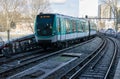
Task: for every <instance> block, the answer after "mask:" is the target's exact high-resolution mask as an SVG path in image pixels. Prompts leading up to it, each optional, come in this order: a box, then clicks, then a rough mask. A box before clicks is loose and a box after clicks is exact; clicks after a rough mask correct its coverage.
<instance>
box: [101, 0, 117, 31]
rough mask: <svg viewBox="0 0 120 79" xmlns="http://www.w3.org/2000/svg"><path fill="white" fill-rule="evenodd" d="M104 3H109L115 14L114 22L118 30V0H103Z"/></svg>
mask: <svg viewBox="0 0 120 79" xmlns="http://www.w3.org/2000/svg"><path fill="white" fill-rule="evenodd" d="M101 2H102V3H103V4H107V5H108V6H109V7H110V9H111V13H112V14H113V18H115V19H114V24H115V29H116V31H117V30H118V8H117V0H101Z"/></svg>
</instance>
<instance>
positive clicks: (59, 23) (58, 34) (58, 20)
mask: <svg viewBox="0 0 120 79" xmlns="http://www.w3.org/2000/svg"><path fill="white" fill-rule="evenodd" d="M56 26H57V40H58V41H60V40H61V21H60V17H57V22H56Z"/></svg>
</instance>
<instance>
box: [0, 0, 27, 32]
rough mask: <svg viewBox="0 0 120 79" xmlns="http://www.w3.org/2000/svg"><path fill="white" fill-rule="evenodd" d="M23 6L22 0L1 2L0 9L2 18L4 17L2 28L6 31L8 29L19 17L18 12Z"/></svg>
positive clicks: (4, 0)
mask: <svg viewBox="0 0 120 79" xmlns="http://www.w3.org/2000/svg"><path fill="white" fill-rule="evenodd" d="M24 4H25V1H22V0H1V1H0V8H1V10H2V17H4V22H5V23H4V24H5V25H4V26H6V27H7V30H9V29H10V23H11V22H12V21H15V20H16V19H17V18H18V17H19V16H18V15H19V10H20V8H22V6H23V5H24Z"/></svg>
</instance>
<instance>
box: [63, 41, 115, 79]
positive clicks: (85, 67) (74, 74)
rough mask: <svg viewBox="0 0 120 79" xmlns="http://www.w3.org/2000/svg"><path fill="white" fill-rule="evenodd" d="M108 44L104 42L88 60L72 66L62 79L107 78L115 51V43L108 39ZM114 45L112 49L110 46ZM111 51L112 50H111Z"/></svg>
mask: <svg viewBox="0 0 120 79" xmlns="http://www.w3.org/2000/svg"><path fill="white" fill-rule="evenodd" d="M109 41H111V42H109V43H108V45H107V46H106V45H105V43H104V45H103V46H102V47H101V49H100V50H99V51H97V53H96V54H94V55H93V56H92V57H91V58H89V60H88V61H87V60H86V59H85V60H86V61H83V63H81V64H79V65H78V66H76V67H74V68H73V69H72V70H71V71H70V72H69V73H67V74H66V75H64V76H63V77H62V78H63V79H85V78H90V79H108V76H109V72H110V69H111V67H112V65H113V62H114V59H115V57H116V53H117V45H116V43H115V42H114V41H113V40H111V39H109ZM106 44H107V42H106ZM109 46H112V47H114V49H112V48H111V47H109ZM108 48H109V49H111V50H109V51H108V50H107V49H108ZM111 51H112V52H111Z"/></svg>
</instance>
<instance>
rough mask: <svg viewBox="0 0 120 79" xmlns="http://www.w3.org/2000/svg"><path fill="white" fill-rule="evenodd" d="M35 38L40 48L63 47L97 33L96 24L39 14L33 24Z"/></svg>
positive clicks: (73, 18) (60, 16)
mask: <svg viewBox="0 0 120 79" xmlns="http://www.w3.org/2000/svg"><path fill="white" fill-rule="evenodd" d="M34 31H35V38H36V41H37V42H39V43H40V44H41V46H42V47H43V48H44V49H46V48H47V47H51V46H52V47H56V46H57V47H63V46H67V45H68V44H71V43H74V42H79V41H81V40H82V39H86V38H88V37H90V36H95V35H96V33H97V27H96V24H95V23H93V22H90V21H88V20H86V19H81V18H76V17H71V16H66V15H61V14H39V15H37V16H36V19H35V24H34Z"/></svg>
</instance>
